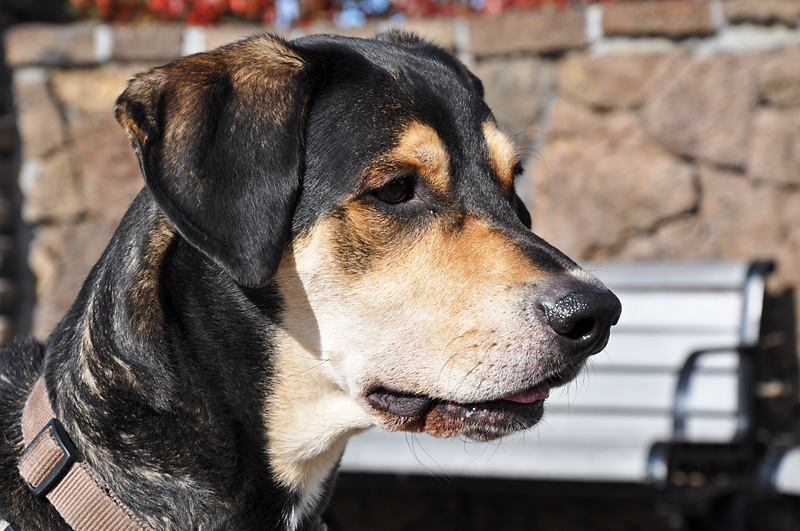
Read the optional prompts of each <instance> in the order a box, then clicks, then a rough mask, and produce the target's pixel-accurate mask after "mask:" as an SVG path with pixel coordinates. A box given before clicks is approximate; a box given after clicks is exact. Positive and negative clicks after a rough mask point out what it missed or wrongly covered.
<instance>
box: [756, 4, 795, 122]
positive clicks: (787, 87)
mask: <svg viewBox="0 0 800 531" xmlns="http://www.w3.org/2000/svg"><path fill="white" fill-rule="evenodd" d="M797 6H798V7H800V2H797ZM756 73H757V74H758V88H759V96H760V98H761V99H763V100H766V101H767V103H769V104H771V105H776V106H779V107H800V46H792V47H789V48H786V49H784V50H781V51H778V52H772V53H767V54H762V55H760V56H759V57H758V59H757V65H756Z"/></svg>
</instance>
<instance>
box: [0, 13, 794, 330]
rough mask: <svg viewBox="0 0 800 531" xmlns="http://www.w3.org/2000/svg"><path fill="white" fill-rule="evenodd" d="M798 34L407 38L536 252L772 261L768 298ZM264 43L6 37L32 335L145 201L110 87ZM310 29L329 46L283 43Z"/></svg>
mask: <svg viewBox="0 0 800 531" xmlns="http://www.w3.org/2000/svg"><path fill="white" fill-rule="evenodd" d="M798 24H800V2H798V1H796V0H721V1H714V2H710V3H706V2H683V1H670V2H647V3H638V2H637V3H630V4H628V3H622V2H621V3H611V4H603V5H602V6H600V5H593V6H590V7H588V8H585V9H581V10H560V11H546V10H545V11H532V12H525V13H514V14H509V15H505V16H500V17H471V18H463V19H456V20H426V21H409V22H408V23H407V24H406V26H407V27H408V28H409V29H411V30H414V31H417V32H419V33H421V34H422V35H424V36H427V37H429V38H432V39H434V40H436V41H438V42H439V43H440V44H442V45H443V46H445V47H448V48H450V49H452V50H454V51H455V52H456V53H458V54H459V55H460V56H461V57H462V58H463V60H464V61H465V62H466V63H467V64H468V65H469V66H470V67H471V68H473V69H474V71H475V72H476V73H477V74H478V75H479V76H480V77H481V78H482V79H483V80H484V82H485V85H486V89H487V99H488V101H489V103H490V105H492V106H493V108H494V109H495V112H496V115H497V116H498V118H499V119H500V121H501V122H502V124H503V125H504V126H505V128H506V130H507V131H508V132H509V133H511V134H512V135H513V136H514V138H515V140H516V142H517V145H518V147H519V149H520V151H521V153H523V154H524V155H525V158H526V162H527V168H528V173H527V174H526V176H525V177H524V178H523V179H522V180H521V182H520V193H521V195H522V196H523V197H524V199H525V200H526V201H527V202H528V203H529V205H530V206H531V207H532V211H533V217H534V225H535V230H537V232H539V233H540V234H541V235H542V236H544V237H545V238H546V239H548V240H550V241H551V242H553V243H554V244H555V245H557V246H558V247H560V248H562V249H564V250H565V251H566V252H567V253H569V254H571V255H573V256H574V257H576V258H580V259H587V258H591V259H596V258H611V259H620V260H644V259H670V260H681V259H711V258H751V259H755V258H767V259H773V260H775V261H776V262H777V265H778V269H777V272H776V274H775V275H774V276H773V278H772V281H771V284H770V289H771V290H773V292H781V291H784V290H793V291H796V290H797V288H798V287H800V30H798V29H797V27H798ZM383 26H384V25H383V24H379V23H376V24H375V25H373V26H370V27H367V28H359V29H357V30H351V31H350V33H351V34H355V35H369V34H372V33H374V31H375V30H376V29H379V28H382V27H383ZM262 30H263V28H259V27H253V26H220V27H212V28H185V27H182V26H177V25H152V26H137V27H132V26H131V27H125V26H122V27H110V26H105V25H98V24H91V23H78V24H72V25H62V26H53V25H40V26H30V25H28V26H17V27H15V28H13V29H12V30H10V31H9V32H7V35H6V40H5V43H6V60H7V63H8V64H9V65H10V67H11V68H12V69H13V88H14V94H15V98H16V108H17V118H18V128H19V133H20V138H21V148H22V164H21V171H20V176H19V183H20V188H21V190H22V195H23V197H24V202H23V204H22V208H21V215H22V221H23V223H24V226H25V227H26V228H27V233H28V234H29V236H30V241H29V242H28V261H27V263H28V265H29V267H30V269H31V271H32V273H33V277H34V279H35V306H33V308H34V310H33V316H32V327H31V328H32V331H33V332H34V333H35V334H36V335H37V336H39V337H45V336H46V334H47V333H48V331H49V330H50V329H51V328H52V326H53V325H54V324H55V322H56V321H57V320H58V319H59V318H60V316H61V315H62V314H63V312H64V310H65V309H66V307H67V305H68V304H69V303H70V301H71V300H72V298H73V297H74V295H75V293H76V292H77V290H78V288H79V286H80V284H81V281H82V279H83V277H84V276H85V275H86V273H87V272H88V270H89V268H90V266H91V264H92V263H93V262H94V261H95V260H96V258H97V257H98V255H99V254H100V252H101V251H102V249H103V247H104V246H105V243H106V242H107V240H108V238H109V237H110V236H111V234H112V231H113V229H114V227H115V225H116V223H117V222H118V220H119V218H120V216H121V215H122V213H123V211H124V210H125V208H126V205H127V204H128V202H129V201H130V199H131V198H132V197H133V196H134V194H135V193H136V192H137V191H138V189H139V188H140V186H141V178H140V176H139V171H138V167H137V164H136V161H135V158H134V156H133V154H132V152H131V150H130V148H129V146H128V143H127V139H126V138H125V135H124V134H123V132H122V130H121V129H120V128H119V127H118V126H117V124H116V123H115V121H114V119H113V117H112V113H111V108H112V104H113V100H114V98H115V97H116V96H117V95H118V94H119V93H120V92H121V91H122V90H123V88H124V86H125V84H126V81H127V80H128V79H129V78H130V76H131V75H132V74H133V73H134V72H136V71H139V70H142V69H144V68H147V67H149V66H152V65H155V64H160V63H163V62H165V61H169V60H172V59H175V58H177V57H179V56H180V55H182V54H186V53H191V52H195V51H200V50H203V49H206V48H210V47H214V46H217V45H219V44H222V43H224V42H229V41H231V40H234V39H237V38H240V37H242V36H244V35H246V34H249V33H252V32H255V31H262ZM316 31H334V29H333V28H329V27H324V26H315V27H312V28H303V29H296V30H292V31H291V32H289V34H288V35H287V36H290V37H293V36H295V35H299V34H302V33H310V32H316ZM335 31H340V30H335ZM797 314H800V312H798V311H794V315H797ZM785 315H792V312H791V309H790V311H789V313H788V314H784V316H785ZM778 341H780V338H779V339H778Z"/></svg>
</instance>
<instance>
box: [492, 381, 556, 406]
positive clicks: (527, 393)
mask: <svg viewBox="0 0 800 531" xmlns="http://www.w3.org/2000/svg"><path fill="white" fill-rule="evenodd" d="M549 396H550V386H549V385H548V384H546V383H541V384H539V385H537V386H535V387H531V388H529V389H525V390H524V391H520V392H519V393H514V394H513V395H508V396H504V397H503V400H507V401H509V402H518V403H520V404H530V403H532V402H536V401H537V400H545V399H546V398H547V397H549Z"/></svg>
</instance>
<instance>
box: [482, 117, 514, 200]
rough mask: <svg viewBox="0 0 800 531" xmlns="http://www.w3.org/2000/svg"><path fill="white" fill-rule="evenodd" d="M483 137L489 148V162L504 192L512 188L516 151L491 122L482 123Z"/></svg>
mask: <svg viewBox="0 0 800 531" xmlns="http://www.w3.org/2000/svg"><path fill="white" fill-rule="evenodd" d="M483 136H484V137H485V138H486V145H487V146H488V147H489V162H490V163H491V165H492V168H493V169H494V171H495V173H496V174H497V177H498V178H499V179H500V183H501V184H502V185H503V188H504V189H505V190H506V192H509V193H510V192H511V190H513V188H514V167H515V166H516V164H517V150H516V149H515V148H514V144H513V143H512V142H511V140H509V138H508V137H507V136H506V135H505V134H503V133H502V132H501V131H500V130H499V129H498V128H497V125H495V123H494V122H493V121H491V120H486V121H485V122H483Z"/></svg>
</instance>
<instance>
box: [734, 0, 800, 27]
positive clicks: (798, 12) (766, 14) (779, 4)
mask: <svg viewBox="0 0 800 531" xmlns="http://www.w3.org/2000/svg"><path fill="white" fill-rule="evenodd" d="M722 9H723V12H724V13H725V18H727V19H728V21H729V22H731V23H733V24H741V23H746V22H750V23H755V24H764V25H770V24H787V25H789V26H797V25H798V24H800V2H798V1H797V0H724V1H723V2H722Z"/></svg>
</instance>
